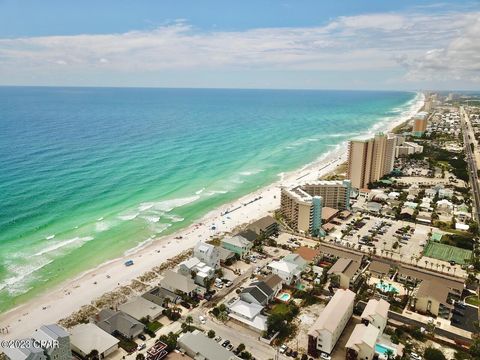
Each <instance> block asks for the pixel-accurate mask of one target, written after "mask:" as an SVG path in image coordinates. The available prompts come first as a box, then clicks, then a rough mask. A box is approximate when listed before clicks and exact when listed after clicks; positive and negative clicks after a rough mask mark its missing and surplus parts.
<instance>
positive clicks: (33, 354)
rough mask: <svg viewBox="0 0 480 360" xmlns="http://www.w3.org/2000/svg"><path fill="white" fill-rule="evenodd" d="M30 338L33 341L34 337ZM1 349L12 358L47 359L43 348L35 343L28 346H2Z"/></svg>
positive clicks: (24, 359)
mask: <svg viewBox="0 0 480 360" xmlns="http://www.w3.org/2000/svg"><path fill="white" fill-rule="evenodd" d="M27 340H28V339H27ZM29 340H30V341H33V339H29ZM1 350H2V351H3V352H4V353H5V355H7V356H8V358H9V359H10V360H47V356H46V355H45V353H44V352H43V349H40V348H38V347H35V346H33V345H32V346H28V347H5V348H1Z"/></svg>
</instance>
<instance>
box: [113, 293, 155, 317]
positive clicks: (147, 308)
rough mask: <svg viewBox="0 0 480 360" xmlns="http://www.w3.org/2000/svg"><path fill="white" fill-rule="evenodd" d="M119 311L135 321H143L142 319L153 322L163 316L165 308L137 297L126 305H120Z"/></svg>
mask: <svg viewBox="0 0 480 360" xmlns="http://www.w3.org/2000/svg"><path fill="white" fill-rule="evenodd" d="M118 310H120V311H121V312H123V313H125V314H127V315H129V316H131V317H132V318H134V319H135V320H138V321H141V320H142V319H147V320H149V321H151V320H156V319H158V318H159V317H160V316H162V311H163V307H162V306H160V305H157V304H155V303H153V302H151V301H149V300H147V299H145V298H144V297H141V296H136V297H134V298H133V299H131V300H130V301H128V302H126V303H125V304H122V305H120V306H119V307H118Z"/></svg>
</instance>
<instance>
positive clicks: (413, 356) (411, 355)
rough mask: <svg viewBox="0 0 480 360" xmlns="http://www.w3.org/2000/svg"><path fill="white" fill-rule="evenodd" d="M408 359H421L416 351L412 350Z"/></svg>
mask: <svg viewBox="0 0 480 360" xmlns="http://www.w3.org/2000/svg"><path fill="white" fill-rule="evenodd" d="M410 359H411V360H422V357H421V356H420V355H418V354H417V353H414V352H412V353H411V354H410Z"/></svg>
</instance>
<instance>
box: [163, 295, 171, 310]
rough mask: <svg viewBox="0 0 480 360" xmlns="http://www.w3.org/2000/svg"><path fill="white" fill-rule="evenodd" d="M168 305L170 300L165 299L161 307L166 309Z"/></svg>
mask: <svg viewBox="0 0 480 360" xmlns="http://www.w3.org/2000/svg"><path fill="white" fill-rule="evenodd" d="M169 304H170V298H168V297H166V298H165V299H163V307H165V308H167V309H168V305H169Z"/></svg>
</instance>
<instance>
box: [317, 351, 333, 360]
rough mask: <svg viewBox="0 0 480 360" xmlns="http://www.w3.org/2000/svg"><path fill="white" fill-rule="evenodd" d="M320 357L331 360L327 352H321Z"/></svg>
mask: <svg viewBox="0 0 480 360" xmlns="http://www.w3.org/2000/svg"><path fill="white" fill-rule="evenodd" d="M320 359H323V360H332V357H331V356H330V355H328V354H327V353H321V354H320Z"/></svg>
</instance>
